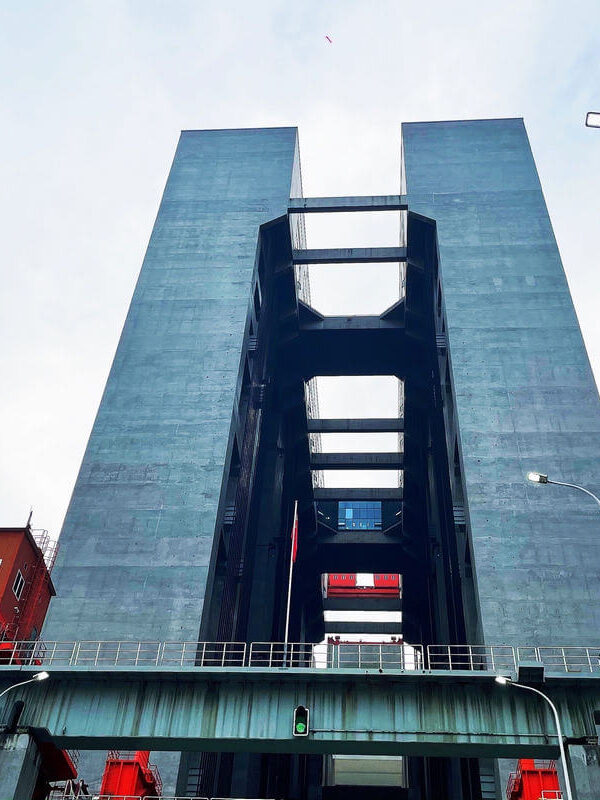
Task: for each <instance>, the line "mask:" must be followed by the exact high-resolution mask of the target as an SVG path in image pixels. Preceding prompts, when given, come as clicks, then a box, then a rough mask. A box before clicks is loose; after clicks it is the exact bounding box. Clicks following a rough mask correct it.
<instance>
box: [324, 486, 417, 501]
mask: <svg viewBox="0 0 600 800" xmlns="http://www.w3.org/2000/svg"><path fill="white" fill-rule="evenodd" d="M313 496H314V498H315V500H402V489H401V488H400V487H397V488H396V487H392V488H389V489H387V488H377V489H356V488H350V487H349V488H343V489H330V488H321V487H318V486H315V488H314V489H313Z"/></svg>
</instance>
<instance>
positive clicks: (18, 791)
mask: <svg viewBox="0 0 600 800" xmlns="http://www.w3.org/2000/svg"><path fill="white" fill-rule="evenodd" d="M40 762H41V758H40V754H39V751H38V748H37V745H36V743H35V742H34V740H33V739H32V738H31V736H29V734H27V733H15V734H5V735H3V736H0V797H1V798H2V800H31V797H32V795H33V790H34V788H35V784H36V782H37V779H38V776H39V772H40Z"/></svg>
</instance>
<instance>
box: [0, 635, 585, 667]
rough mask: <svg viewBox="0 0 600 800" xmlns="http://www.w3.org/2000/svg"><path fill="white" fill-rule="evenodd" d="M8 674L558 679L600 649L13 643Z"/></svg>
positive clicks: (1, 661)
mask: <svg viewBox="0 0 600 800" xmlns="http://www.w3.org/2000/svg"><path fill="white" fill-rule="evenodd" d="M7 644H9V643H7V642H5V643H4V647H5V648H6V649H2V650H0V668H1V667H14V666H30V667H42V666H48V667H52V666H54V667H88V668H90V667H93V668H98V669H102V668H104V669H112V668H114V667H117V668H118V667H123V668H131V667H142V668H143V667H146V668H151V667H161V668H165V667H167V668H175V669H176V668H177V667H199V668H211V667H213V668H214V667H217V668H219V667H221V668H227V667H255V668H261V669H277V668H282V667H295V668H305V669H377V670H401V671H402V670H411V671H415V670H416V671H425V670H448V671H469V672H473V671H476V672H479V671H481V672H488V673H496V674H497V673H512V672H516V670H517V669H518V666H519V663H521V662H524V661H526V662H531V661H533V662H537V663H539V664H541V665H543V666H544V667H545V668H546V670H547V671H548V672H552V673H575V674H577V673H581V674H589V673H600V647H551V646H547V647H527V646H525V647H512V646H510V645H437V644H436V645H427V646H426V647H423V646H422V645H409V644H405V643H403V642H383V643H374V642H343V641H342V642H335V643H331V642H329V643H319V644H313V643H306V642H301V643H296V642H292V643H288V644H287V645H286V644H284V643H283V642H252V643H251V644H246V643H245V642H132V641H89V642H87V641H86V642H45V641H37V642H31V641H26V642H11V643H10V647H6V645H7Z"/></svg>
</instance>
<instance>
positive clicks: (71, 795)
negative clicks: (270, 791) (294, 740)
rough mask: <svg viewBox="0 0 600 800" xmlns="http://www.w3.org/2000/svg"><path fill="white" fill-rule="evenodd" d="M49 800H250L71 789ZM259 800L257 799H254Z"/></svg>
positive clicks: (66, 789) (64, 790)
mask: <svg viewBox="0 0 600 800" xmlns="http://www.w3.org/2000/svg"><path fill="white" fill-rule="evenodd" d="M48 800H249V799H248V798H240V797H236V798H232V797H213V798H209V797H189V796H188V795H186V796H185V797H183V796H179V795H178V796H177V797H173V796H171V795H169V796H168V797H167V796H165V795H162V794H161V795H144V796H143V797H142V796H140V795H137V794H118V795H117V794H81V791H80V790H78V791H76V792H75V791H73V790H72V789H71V788H65V789H53V790H52V791H51V792H50V794H49V795H48ZM254 800H257V799H254Z"/></svg>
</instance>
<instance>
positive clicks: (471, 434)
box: [403, 119, 600, 645]
mask: <svg viewBox="0 0 600 800" xmlns="http://www.w3.org/2000/svg"><path fill="white" fill-rule="evenodd" d="M403 143H404V156H405V165H406V178H407V187H408V195H407V196H408V200H409V205H410V209H411V210H412V211H416V212H419V213H421V214H424V215H427V216H429V217H432V218H434V219H435V220H436V222H437V232H438V241H439V252H440V273H441V281H442V286H443V296H444V302H445V308H446V315H447V323H448V331H447V334H448V341H449V353H450V358H451V363H452V374H453V384H454V393H455V402H456V409H457V416H458V425H459V429H460V437H461V450H462V459H463V462H464V472H465V480H466V489H467V501H468V509H469V516H470V525H471V531H472V537H473V540H472V545H473V567H474V570H475V573H476V578H477V587H478V595H479V603H480V607H481V635H482V637H483V639H484V640H485V641H486V642H488V643H499V642H502V643H506V644H510V643H513V642H514V643H516V642H517V641H526V642H528V643H529V644H539V645H542V644H545V643H546V642H547V641H548V640H549V639H552V641H556V642H560V643H564V644H565V645H568V644H576V643H583V642H585V643H586V644H589V645H600V535H599V533H600V519H599V517H598V508H597V506H595V505H594V503H593V502H592V501H591V500H590V499H589V498H586V497H585V496H584V495H582V494H581V493H579V492H575V491H573V490H568V489H561V488H559V487H552V486H539V485H533V484H529V483H528V482H527V481H526V480H525V475H526V473H527V472H528V471H529V470H540V471H542V472H547V473H548V474H549V475H550V476H551V477H555V478H556V479H557V480H566V481H569V482H572V483H579V484H583V485H585V486H588V487H590V488H591V489H596V490H598V489H599V488H600V462H599V459H598V453H599V452H600V405H599V403H598V393H597V390H596V386H595V383H594V379H593V377H592V372H591V369H590V365H589V362H588V358H587V354H586V351H585V347H584V344H583V341H582V337H581V333H580V331H579V327H578V323H577V318H576V315H575V311H574V308H573V304H572V301H571V297H570V294H569V289H568V286H567V282H566V278H565V274H564V271H563V267H562V264H561V260H560V256H559V253H558V248H557V246H556V241H555V239H554V235H553V232H552V227H551V224H550V220H549V217H548V213H547V210H546V205H545V202H544V197H543V195H542V191H541V187H540V183H539V180H538V176H537V172H536V168H535V163H534V161H533V157H532V155H531V151H530V148H529V143H528V140H527V135H526V132H525V128H524V125H523V122H522V120H520V119H504V120H479V121H466V122H440V123H411V124H406V125H404V126H403Z"/></svg>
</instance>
